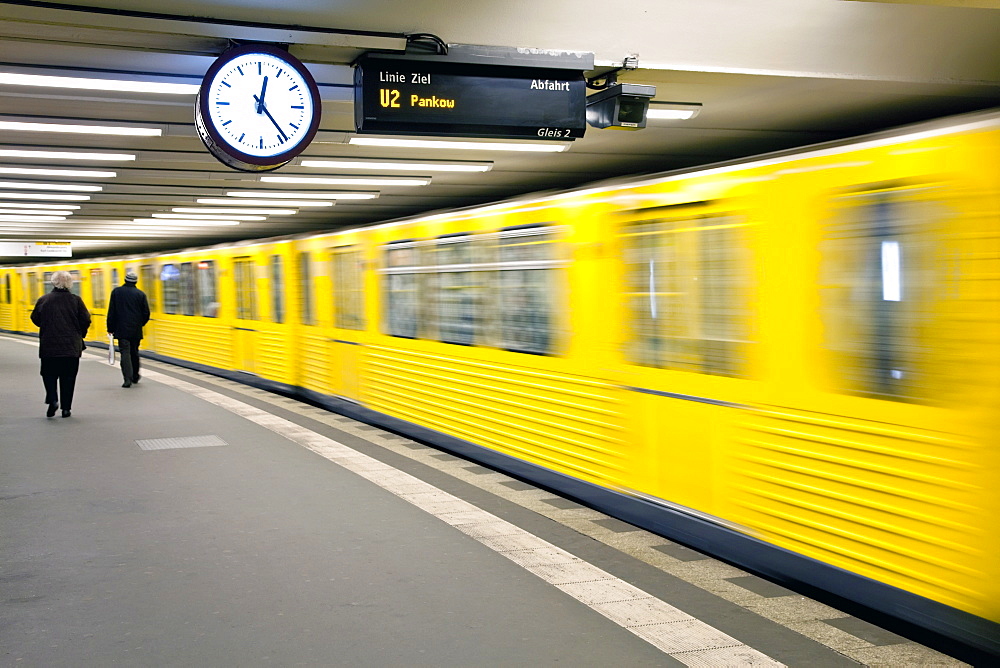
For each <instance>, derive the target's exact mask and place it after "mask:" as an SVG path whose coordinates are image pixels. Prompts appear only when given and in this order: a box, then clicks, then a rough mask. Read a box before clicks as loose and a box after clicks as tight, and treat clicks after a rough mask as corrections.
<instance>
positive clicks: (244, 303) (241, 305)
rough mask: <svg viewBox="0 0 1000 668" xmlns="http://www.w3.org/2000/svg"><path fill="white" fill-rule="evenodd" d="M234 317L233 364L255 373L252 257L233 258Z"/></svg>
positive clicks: (256, 324) (255, 314) (254, 302)
mask: <svg viewBox="0 0 1000 668" xmlns="http://www.w3.org/2000/svg"><path fill="white" fill-rule="evenodd" d="M233 279H234V286H235V289H236V318H235V322H234V324H233V351H234V354H233V364H234V365H235V366H236V369H237V370H239V371H246V372H248V373H256V372H257V371H256V363H255V361H254V360H255V359H256V353H257V345H256V344H257V329H258V323H257V320H258V315H257V290H256V285H255V283H256V272H255V263H254V258H252V257H250V256H244V257H237V258H234V259H233Z"/></svg>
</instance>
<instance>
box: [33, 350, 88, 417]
mask: <svg viewBox="0 0 1000 668" xmlns="http://www.w3.org/2000/svg"><path fill="white" fill-rule="evenodd" d="M79 370H80V358H79V357H43V358H42V383H44V384H45V403H47V404H59V405H60V406H61V407H62V409H63V410H64V411H68V410H70V409H71V408H73V391H74V390H75V389H76V374H77V372H78V371H79ZM56 383H58V390H59V391H58V392H57V391H56ZM60 397H62V401H60V400H59V399H60Z"/></svg>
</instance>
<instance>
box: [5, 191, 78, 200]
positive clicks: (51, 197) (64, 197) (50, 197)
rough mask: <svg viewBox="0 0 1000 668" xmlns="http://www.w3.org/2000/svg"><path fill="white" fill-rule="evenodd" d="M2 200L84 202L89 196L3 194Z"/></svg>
mask: <svg viewBox="0 0 1000 668" xmlns="http://www.w3.org/2000/svg"><path fill="white" fill-rule="evenodd" d="M0 197H2V198H4V199H40V200H48V201H52V202H86V201H87V200H89V199H90V195H64V194H62V193H3V194H2V195H0Z"/></svg>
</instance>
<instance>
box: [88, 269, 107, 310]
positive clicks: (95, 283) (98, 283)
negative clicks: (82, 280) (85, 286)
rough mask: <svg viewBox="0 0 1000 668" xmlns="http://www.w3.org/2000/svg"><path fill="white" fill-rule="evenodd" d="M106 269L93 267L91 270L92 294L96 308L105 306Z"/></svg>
mask: <svg viewBox="0 0 1000 668" xmlns="http://www.w3.org/2000/svg"><path fill="white" fill-rule="evenodd" d="M104 293H105V289H104V270H103V269H91V270H90V296H91V297H92V298H93V302H94V308H104V307H105V298H104Z"/></svg>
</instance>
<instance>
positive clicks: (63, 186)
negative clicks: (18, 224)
mask: <svg viewBox="0 0 1000 668" xmlns="http://www.w3.org/2000/svg"><path fill="white" fill-rule="evenodd" d="M0 188H16V189H19V190H68V191H75V192H92V193H96V192H101V191H102V190H104V188H103V187H102V186H90V185H82V184H76V183H34V182H23V183H22V182H17V181H0Z"/></svg>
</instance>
